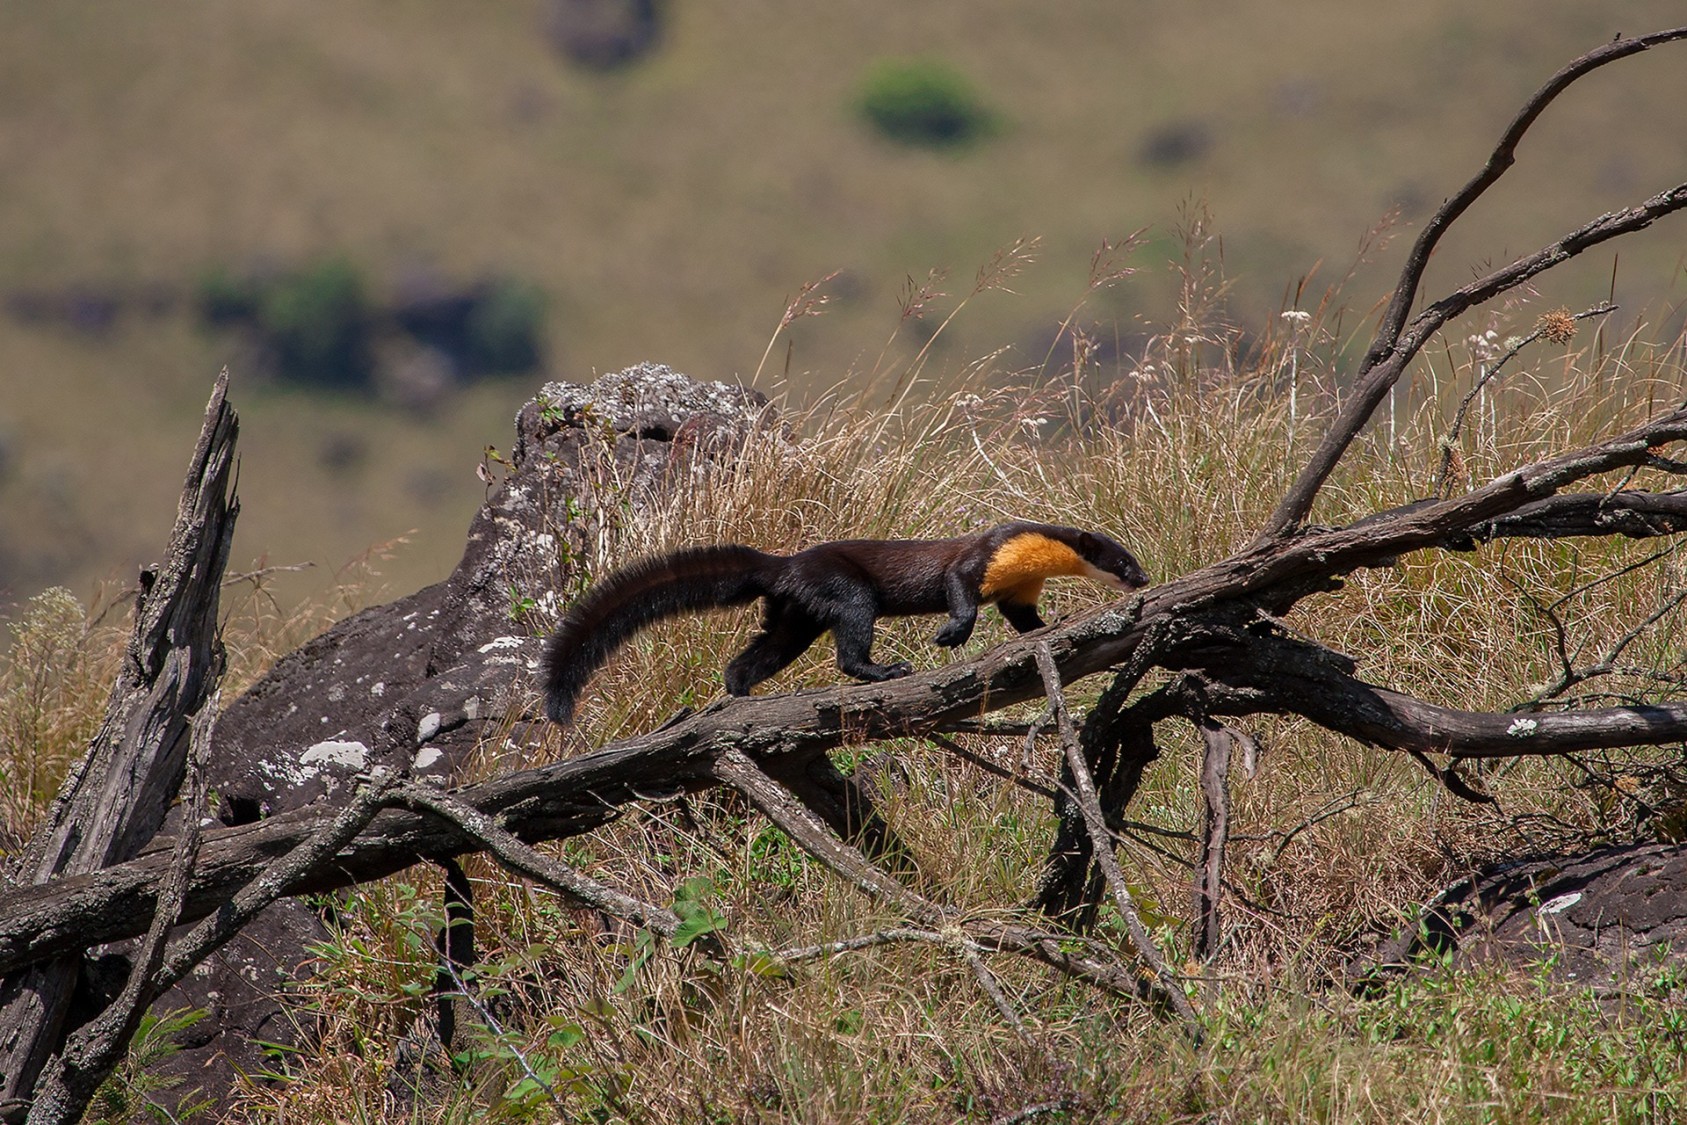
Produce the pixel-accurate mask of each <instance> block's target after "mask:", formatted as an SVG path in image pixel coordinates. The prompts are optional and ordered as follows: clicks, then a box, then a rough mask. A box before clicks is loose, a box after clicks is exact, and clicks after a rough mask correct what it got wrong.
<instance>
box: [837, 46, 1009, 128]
mask: <svg viewBox="0 0 1687 1125" xmlns="http://www.w3.org/2000/svg"><path fill="white" fill-rule="evenodd" d="M859 104H860V110H861V113H862V115H863V116H865V117H866V118H867V121H868V122H869V123H870V124H871V125H872V126H873V127H874V128H875V129H877V130H878V131H879V132H880V133H881V134H883V135H884V136H886V137H888V138H890V139H891V140H893V141H898V142H900V143H902V144H908V145H921V146H925V147H928V148H946V147H953V146H957V145H963V144H966V143H968V142H970V141H974V140H977V139H978V138H980V137H982V136H984V135H985V134H986V133H988V132H990V131H991V130H992V129H993V128H994V125H995V121H994V115H993V114H992V113H991V112H990V111H989V110H988V109H987V108H985V106H984V104H983V102H982V101H981V100H980V99H979V97H978V94H977V93H976V92H975V91H974V90H973V87H972V83H971V82H969V81H968V80H967V79H966V77H965V76H964V75H962V74H961V73H960V72H959V71H957V70H955V69H954V68H953V67H951V66H949V65H948V64H947V63H943V62H939V61H937V60H935V59H884V60H881V61H879V62H878V63H875V64H874V65H873V67H872V69H871V70H869V71H868V72H867V76H866V78H865V79H863V81H862V83H861V95H860V103H859Z"/></svg>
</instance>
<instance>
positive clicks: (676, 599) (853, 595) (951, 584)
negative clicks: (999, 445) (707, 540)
mask: <svg viewBox="0 0 1687 1125" xmlns="http://www.w3.org/2000/svg"><path fill="white" fill-rule="evenodd" d="M1023 536H1040V537H1042V538H1044V539H1049V540H1054V541H1055V542H1057V543H1060V544H1064V545H1066V546H1068V547H1070V548H1071V549H1072V551H1073V552H1074V553H1075V554H1076V556H1077V557H1078V558H1079V559H1081V560H1082V561H1083V562H1084V563H1086V564H1088V566H1089V567H1091V568H1093V571H1094V572H1097V573H1092V575H1091V576H1092V577H1104V578H1106V579H1107V580H1108V581H1110V582H1113V583H1114V584H1116V585H1118V586H1120V587H1122V588H1133V587H1137V586H1143V585H1146V584H1147V582H1148V578H1147V576H1146V575H1145V574H1144V573H1143V571H1142V567H1141V566H1140V565H1139V564H1138V563H1137V561H1136V559H1135V557H1133V556H1132V555H1131V553H1130V552H1129V551H1127V550H1126V549H1125V548H1124V546H1122V545H1121V544H1120V543H1119V542H1117V541H1116V540H1114V539H1112V538H1110V537H1108V536H1106V535H1103V534H1101V533H1100V532H1093V531H1081V530H1079V529H1077V528H1072V527H1061V526H1058V525H1055V524H1041V523H1029V522H1023V521H1021V522H1016V523H1010V524H1004V525H1002V526H1001V527H995V528H991V529H990V530H989V531H982V532H979V533H977V534H974V535H963V536H959V537H957V538H954V539H844V540H839V541H837V542H833V543H820V544H817V545H816V546H813V547H810V548H808V549H807V550H804V551H798V552H797V553H796V554H794V555H772V554H767V553H765V552H762V551H758V550H755V549H754V548H752V547H742V546H736V545H724V546H718V547H691V548H687V549H685V550H681V551H674V552H672V553H670V554H666V555H658V556H656V557H654V558H650V559H645V560H643V561H641V562H637V563H634V564H632V565H631V566H629V567H626V568H625V569H622V570H618V571H616V572H615V573H613V574H611V575H609V577H607V578H605V579H604V580H603V581H601V582H599V583H597V584H596V585H595V586H593V587H592V589H591V590H590V591H588V592H587V593H586V595H585V596H584V597H582V598H581V599H580V600H579V601H577V602H576V603H575V604H574V605H573V606H572V607H571V608H570V609H569V611H568V613H567V615H566V616H565V617H564V618H563V621H562V624H561V625H559V626H558V627H557V630H556V632H555V633H553V634H552V635H551V638H550V640H549V642H547V644H546V646H545V657H544V681H545V710H546V713H547V714H549V715H550V717H551V718H552V719H553V720H555V721H556V722H559V723H567V722H569V721H570V720H571V719H572V718H573V714H574V705H575V702H576V700H578V698H579V696H580V692H581V691H582V690H584V688H585V686H586V683H587V681H588V680H589V679H590V678H591V676H592V674H593V673H594V672H596V671H597V669H598V668H599V667H601V666H602V665H603V662H604V661H605V660H607V659H609V656H610V654H611V653H613V652H614V651H615V649H616V648H618V647H619V646H620V645H621V644H622V642H624V641H625V640H626V639H627V638H629V637H631V636H632V635H633V634H634V633H636V632H637V631H638V630H640V629H642V628H644V627H645V626H647V625H650V624H653V623H654V622H656V621H660V620H662V619H663V618H667V617H672V616H674V615H675V614H679V613H687V612H697V611H700V610H706V609H713V608H716V607H720V606H734V605H743V604H746V603H748V602H750V601H753V600H755V599H756V598H758V597H760V598H765V599H766V609H765V614H764V617H763V621H762V631H761V632H760V633H758V634H757V635H756V637H755V638H754V639H753V640H752V641H751V642H750V644H749V647H747V648H745V649H744V651H743V652H741V653H739V654H738V655H737V656H736V657H734V658H733V660H732V662H731V663H730V664H728V665H727V667H726V690H727V691H728V692H730V693H732V694H733V695H748V694H749V692H750V689H751V688H753V687H754V686H755V685H757V684H759V683H761V682H762V681H763V680H765V679H767V678H768V677H770V676H772V675H774V674H775V673H776V672H778V671H779V670H780V669H781V668H784V667H785V666H786V665H788V664H790V663H791V662H792V661H793V660H795V659H796V658H797V657H799V656H801V655H802V654H803V653H804V652H805V651H807V649H808V647H809V646H810V645H812V644H813V643H814V642H815V641H816V640H818V639H819V638H820V635H821V634H822V633H824V632H826V631H827V630H828V629H830V630H831V631H832V635H833V637H834V638H835V639H836V641H837V646H838V667H839V668H841V669H842V670H843V671H844V672H845V673H846V674H848V675H851V676H854V677H855V678H857V679H860V680H868V681H875V680H889V679H895V678H896V677H898V676H906V675H907V674H908V673H909V672H911V671H913V668H912V666H910V665H909V664H907V663H906V662H899V663H896V664H877V663H874V661H873V658H872V646H873V622H874V620H875V619H877V618H880V617H901V616H908V615H912V614H920V613H948V614H949V620H948V621H947V622H945V623H944V625H943V627H942V628H941V629H939V630H938V631H937V634H936V636H934V637H933V638H932V640H933V641H934V642H935V643H937V644H939V645H943V646H945V647H953V646H955V645H959V644H962V643H964V642H965V641H966V639H967V638H968V637H969V636H971V635H972V629H973V625H974V623H975V622H976V621H977V618H978V608H979V604H980V602H981V601H994V602H995V603H996V605H997V607H998V608H999V609H1000V610H1001V611H1002V616H1004V617H1005V618H1007V620H1008V623H1009V624H1010V625H1012V626H1013V627H1014V628H1015V629H1017V630H1019V631H1020V632H1022V633H1023V632H1027V631H1029V630H1031V629H1037V628H1040V627H1041V626H1042V624H1043V621H1042V618H1041V617H1039V616H1038V615H1037V606H1036V597H1035V593H1034V592H1032V593H1031V596H1030V598H1029V599H1025V598H1023V597H1022V596H1021V595H1022V594H1023V592H1024V591H1025V590H1027V589H1030V590H1033V591H1034V589H1037V588H1040V585H1041V583H1040V578H1041V577H1047V576H1049V575H1053V574H1065V573H1071V571H1069V570H1066V569H1053V570H1049V571H1047V572H1046V573H1045V574H1028V575H1027V577H1028V578H1030V579H1031V581H1029V582H1027V583H1025V584H1022V585H1021V586H1018V587H1015V588H1010V589H1004V590H1001V591H998V592H993V593H991V594H989V595H984V594H983V592H982V591H983V586H984V576H985V571H986V570H987V569H988V568H989V566H990V563H991V561H992V560H993V559H997V558H998V556H999V555H1000V554H1001V552H1003V550H1004V549H1005V548H1008V546H1009V544H1012V543H1013V542H1014V541H1015V540H1017V539H1020V538H1021V537H1023ZM1045 545H1046V544H1045ZM1021 546H1023V544H1021ZM1068 557H1070V556H1068Z"/></svg>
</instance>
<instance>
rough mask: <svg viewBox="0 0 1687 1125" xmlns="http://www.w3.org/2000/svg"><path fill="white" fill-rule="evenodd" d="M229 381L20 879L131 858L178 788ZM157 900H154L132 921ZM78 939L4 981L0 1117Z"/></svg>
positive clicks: (53, 1041) (223, 561)
mask: <svg viewBox="0 0 1687 1125" xmlns="http://www.w3.org/2000/svg"><path fill="white" fill-rule="evenodd" d="M227 391H228V372H227V371H224V372H223V374H222V375H221V376H220V377H219V378H218V380H217V382H216V385H215V388H214V389H213V391H212V394H211V400H210V403H209V404H208V405H207V407H206V410H205V421H204V424H203V426H202V428H201V430H200V434H199V440H198V443H197V445H196V447H195V449H194V454H193V458H192V460H191V462H190V464H189V467H188V474H187V480H186V483H185V484H184V486H183V489H182V495H181V500H180V503H179V504H178V507H177V513H176V524H175V528H174V530H173V531H172V532H171V536H170V542H169V545H168V547H167V549H166V554H165V560H164V563H163V565H162V567H161V569H160V570H159V571H157V572H156V573H154V572H147V573H146V574H143V576H142V583H141V586H142V590H141V594H140V597H139V599H138V601H137V604H136V606H135V621H134V627H133V630H132V632H131V634H130V639H129V645H128V649H127V652H126V655H125V659H124V662H123V666H122V669H121V671H120V672H119V674H118V678H117V682H116V684H115V685H114V686H113V687H112V692H111V699H110V702H109V703H108V704H107V708H106V715H105V720H104V722H103V723H102V724H101V726H100V729H99V731H98V732H97V733H96V734H95V735H94V738H93V741H92V743H91V745H90V747H89V750H88V753H87V754H86V755H85V756H84V757H83V758H82V760H81V762H80V763H78V765H77V766H76V767H75V768H74V769H73V770H72V771H71V773H70V775H69V776H68V777H67V778H66V779H65V782H64V785H63V786H62V787H61V788H60V790H59V794H58V796H57V798H56V799H55V800H54V802H53V805H52V807H51V808H50V809H49V810H48V813H47V817H46V819H45V821H44V822H43V824H42V826H41V827H40V828H39V829H38V830H37V831H36V833H35V835H34V836H32V837H31V838H30V841H29V843H28V845H27V846H26V847H25V849H24V854H23V858H22V861H21V863H20V864H19V865H18V867H17V869H16V871H15V873H14V878H16V879H17V881H18V882H20V883H25V884H36V885H42V884H47V883H49V881H51V880H55V879H58V878H62V877H64V876H66V875H79V874H84V873H88V872H95V871H98V870H100V869H101V868H104V867H106V866H107V865H109V864H113V863H119V862H122V861H124V860H127V859H129V858H131V857H132V856H134V855H135V854H137V853H138V852H139V851H140V850H141V849H142V847H143V846H144V845H145V844H146V843H147V841H148V840H150V839H152V837H153V836H154V834H155V833H156V832H157V831H158V829H159V826H160V825H162V824H163V822H164V814H165V811H166V809H167V808H168V807H169V804H170V802H171V801H172V800H174V799H175V797H176V794H177V791H178V790H179V789H180V788H181V783H182V778H183V775H184V773H185V772H186V768H187V755H188V746H189V742H190V738H191V736H190V730H191V727H192V724H193V721H194V716H195V715H196V714H197V713H198V712H199V711H200V710H201V709H202V708H203V707H204V706H205V700H206V697H207V695H208V694H209V693H210V691H211V690H212V688H213V687H214V685H215V683H216V680H217V677H218V676H219V675H220V674H221V672H222V664H223V654H222V646H221V645H220V644H219V643H218V641H217V636H216V623H217V604H218V593H219V586H220V582H221V578H222V574H223V570H224V568H225V566H226V565H227V562H228V553H229V546H230V543H231V541H232V538H233V535H234V523H235V519H236V517H237V516H238V514H239V510H240V505H239V502H238V501H237V500H235V499H234V497H233V481H234V475H235V461H234V443H235V438H236V435H237V434H238V432H239V421H238V419H237V417H236V416H235V413H234V410H233V408H232V407H230V406H229V405H228V402H227ZM155 908H156V898H154V899H153V900H152V901H150V902H149V903H148V910H147V913H146V914H144V915H141V916H139V919H138V920H141V921H144V920H145V919H148V918H151V917H152V913H153V910H154V909H155ZM132 921H134V920H132ZM141 928H142V929H144V925H143V926H142V927H141ZM128 936H134V934H133V933H131V934H130V935H128ZM86 944H87V943H85V942H82V943H76V944H74V945H70V946H66V947H64V949H63V951H62V952H64V953H65V954H66V955H67V956H66V957H65V958H64V959H63V960H60V961H58V962H55V963H53V964H43V965H37V966H34V967H31V968H29V969H28V970H26V971H24V972H22V973H18V974H12V975H8V976H7V977H6V979H5V980H4V981H3V982H0V1120H13V1119H16V1118H18V1117H19V1116H21V1115H22V1113H23V1112H24V1110H25V1108H26V1107H27V1106H28V1105H29V1103H30V1102H31V1101H32V1099H33V1091H34V1088H35V1083H36V1078H37V1076H38V1075H39V1074H40V1072H41V1068H42V1067H43V1066H44V1065H45V1064H46V1062H47V1060H48V1058H49V1057H50V1055H52V1054H53V1053H54V1052H56V1051H57V1050H58V1049H59V1047H60V1046H61V1039H62V1034H63V1026H64V1022H65V1019H66V1016H67V1013H68V1011H69V1006H70V1002H71V999H72V992H73V989H74V988H75V984H76V979H77V975H78V971H79V967H80V965H81V951H82V949H83V948H84V946H85V945H86Z"/></svg>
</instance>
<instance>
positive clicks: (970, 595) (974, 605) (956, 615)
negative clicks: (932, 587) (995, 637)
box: [931, 570, 978, 648]
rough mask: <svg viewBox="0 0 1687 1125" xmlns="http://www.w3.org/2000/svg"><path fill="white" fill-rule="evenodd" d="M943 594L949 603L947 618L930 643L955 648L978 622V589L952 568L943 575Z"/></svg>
mask: <svg viewBox="0 0 1687 1125" xmlns="http://www.w3.org/2000/svg"><path fill="white" fill-rule="evenodd" d="M943 594H944V597H945V599H946V600H947V601H948V603H949V620H948V621H946V622H944V624H943V628H941V629H939V630H938V631H937V635H936V636H934V637H932V638H931V642H932V644H937V645H942V646H943V647H944V648H955V647H956V646H958V645H963V644H966V641H967V638H968V637H970V636H972V627H973V626H974V625H976V624H977V623H978V591H977V589H976V588H975V587H974V586H973V584H972V583H971V582H969V581H967V579H966V578H964V577H962V576H961V575H959V574H956V573H955V572H954V571H953V570H951V571H950V572H949V574H947V575H945V576H944V579H943Z"/></svg>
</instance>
